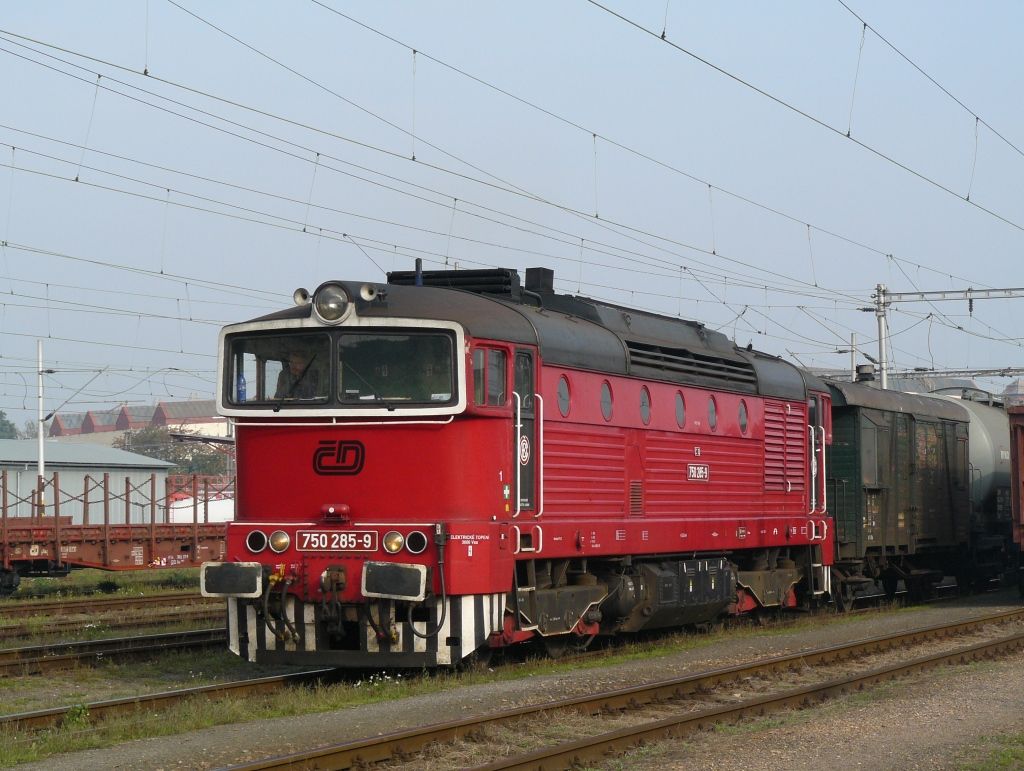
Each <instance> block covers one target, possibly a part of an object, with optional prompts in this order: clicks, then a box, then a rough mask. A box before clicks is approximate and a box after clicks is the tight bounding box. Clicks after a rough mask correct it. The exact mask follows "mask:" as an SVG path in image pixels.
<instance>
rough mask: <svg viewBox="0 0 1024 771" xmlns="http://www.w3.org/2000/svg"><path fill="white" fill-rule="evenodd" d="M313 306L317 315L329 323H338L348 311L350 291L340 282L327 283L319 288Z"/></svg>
mask: <svg viewBox="0 0 1024 771" xmlns="http://www.w3.org/2000/svg"><path fill="white" fill-rule="evenodd" d="M313 308H314V309H315V310H316V315H317V316H319V317H320V318H321V319H323V320H324V321H326V322H327V323H328V324H337V323H338V322H339V321H341V320H342V319H343V318H344V317H345V314H346V313H348V309H349V297H348V293H347V292H346V291H345V289H344V288H343V287H342V286H341V285H339V284H325V285H324V286H322V287H320V289H318V290H317V293H316V297H315V298H313Z"/></svg>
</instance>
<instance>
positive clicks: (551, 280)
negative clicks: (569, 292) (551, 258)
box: [526, 268, 555, 292]
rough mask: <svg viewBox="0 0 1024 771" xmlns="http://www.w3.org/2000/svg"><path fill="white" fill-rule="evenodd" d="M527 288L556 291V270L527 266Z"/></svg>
mask: <svg viewBox="0 0 1024 771" xmlns="http://www.w3.org/2000/svg"><path fill="white" fill-rule="evenodd" d="M526 288H527V289H528V290H529V291H531V292H554V291H555V271H553V270H551V268H527V269H526Z"/></svg>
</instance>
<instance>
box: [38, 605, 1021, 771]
mask: <svg viewBox="0 0 1024 771" xmlns="http://www.w3.org/2000/svg"><path fill="white" fill-rule="evenodd" d="M1012 607H1018V598H1017V594H1016V592H1015V591H1012V592H1011V591H1005V592H1001V593H997V594H990V595H984V596H981V597H974V598H969V599H968V600H965V601H963V602H959V603H946V604H942V605H936V606H928V607H922V608H914V609H911V610H906V611H902V612H896V613H866V614H860V615H852V616H846V617H840V618H833V619H832V622H831V623H827V624H822V625H819V626H816V627H815V628H813V629H807V628H802V629H799V630H789V631H787V630H785V629H783V630H766V634H764V635H757V636H752V635H737V636H732V637H730V636H729V635H726V636H725V637H724V638H720V637H716V638H713V639H712V640H709V644H708V645H704V646H700V647H697V648H693V649H690V650H686V651H681V652H679V653H675V654H672V655H670V656H663V657H658V658H652V659H646V660H643V661H632V662H628V663H623V664H618V665H615V666H614V667H603V668H595V669H579V670H575V671H573V672H570V673H563V674H558V675H547V676H543V677H528V678H524V679H523V680H521V681H516V682H501V683H490V684H482V685H474V686H467V687H460V688H453V689H452V690H450V691H447V692H442V693H434V694H430V695H428V696H421V697H413V698H407V699H402V700H397V701H393V702H388V703H380V704H372V705H364V706H360V707H358V708H352V709H347V710H340V711H337V712H330V713H323V714H317V715H304V716H299V717H291V718H278V719H274V720H263V721H258V722H253V723H245V724H234V725H228V726H220V727H216V728H210V729H206V730H203V731H197V732H192V733H187V734H182V735H178V736H172V737H161V738H155V739H145V740H138V741H133V742H128V743H125V744H122V745H119V746H116V747H111V748H109V749H103V750H89V751H86V752H79V753H72V754H68V755H62V756H57V757H52V758H49V759H47V760H45V761H43V762H40V763H33V764H23V765H21V766H18V768H19V769H31V770H32V771H37V770H38V771H64V770H67V771H79V770H80V769H97V770H100V769H102V770H103V771H111V770H113V769H139V768H147V769H165V770H166V769H184V768H187V769H208V768H217V767H221V766H226V765H231V764H233V763H239V762H243V761H246V760H255V759H259V758H263V757H267V756H269V755H275V754H284V753H288V752H295V751H299V750H301V749H305V748H308V747H314V746H321V745H325V744H331V743H336V742H341V741H346V740H351V739H358V738H364V737H367V736H374V735H378V734H382V733H384V732H389V731H396V730H401V729H404V728H409V727H414V726H418V725H422V724H424V723H427V722H435V721H437V720H452V719H456V718H460V717H468V716H470V715H473V714H478V713H483V712H490V711H495V710H501V709H506V708H509V707H514V706H520V705H525V704H530V703H536V702H539V701H544V700H547V699H549V698H555V697H561V696H572V695H578V694H586V693H591V692H593V691H596V690H599V689H604V688H612V687H622V686H627V685H635V684H637V683H639V682H645V681H650V680H657V679H661V678H664V677H666V676H670V675H673V674H685V673H694V672H700V671H703V670H707V669H711V668H717V667H724V666H730V665H733V664H738V663H741V662H744V661H749V660H751V659H755V658H759V657H764V656H771V655H778V654H783V653H792V652H797V651H799V650H806V649H810V648H815V647H819V646H822V645H829V644H838V643H842V642H848V641H850V640H853V639H858V638H863V637H870V636H874V635H880V634H884V633H887V632H893V631H897V630H900V629H909V628H914V627H919V626H927V625H930V624H937V623H940V622H943V621H947V620H952V619H955V618H969V617H972V616H977V615H983V614H985V613H989V612H991V611H994V610H999V609H1010V608H1012ZM1021 663H1024V656H1016V657H1013V658H1012V659H1005V660H1004V661H1003V662H997V663H992V664H983V665H975V666H966V667H956V668H949V669H946V670H943V671H942V672H939V673H933V674H929V675H925V676H922V677H920V678H918V679H915V680H912V681H906V682H905V683H902V684H897V685H891V686H886V687H884V688H883V689H880V690H878V691H877V692H875V691H872V692H871V694H869V695H867V696H865V695H861V696H856V697H850V698H848V699H844V700H841V701H837V702H834V703H830V704H827V705H823V706H820V707H815V708H813V709H810V710H805V711H802V712H796V713H791V714H790V715H789V716H788V717H786V718H785V719H778V720H776V721H775V722H772V721H761V722H760V723H749V724H746V725H741V726H738V727H732V728H728V729H725V730H723V731H720V732H717V733H714V734H708V735H706V736H701V737H699V738H697V739H695V740H692V741H689V742H686V743H679V742H671V743H663V744H660V745H657V747H655V748H645V749H644V750H641V751H639V752H638V753H636V754H635V755H634V756H632V757H629V758H624V759H622V760H620V761H614V762H611V763H609V765H608V767H609V768H623V769H631V768H645V767H650V765H651V764H652V762H656V763H657V764H658V765H659V766H662V767H664V768H683V767H692V766H693V765H694V764H695V763H698V762H699V763H700V765H701V766H702V767H704V768H712V769H732V768H736V769H740V768H742V769H760V768H764V769H768V768H771V769H778V768H787V769H790V768H792V769H800V768H808V769H809V768H811V767H812V766H813V767H815V768H821V767H823V766H824V767H832V766H836V765H839V764H842V766H844V767H852V768H871V769H876V768H894V769H895V768H901V769H903V768H922V769H923V768H929V769H930V768H952V767H956V765H955V763H956V762H959V760H958V758H966V757H969V756H970V757H973V756H974V755H978V754H979V753H982V754H983V753H984V752H985V751H986V749H985V748H986V746H987V745H985V743H984V741H985V738H986V737H988V736H991V735H993V734H1000V733H1008V732H1021V731H1024V709H1022V707H1024V674H1021V670H1020V665H1021ZM424 716H427V717H426V719H424ZM958 753H960V755H958ZM972 753H973V755H972ZM655 759H656V761H655Z"/></svg>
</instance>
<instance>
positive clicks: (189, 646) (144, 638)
mask: <svg viewBox="0 0 1024 771" xmlns="http://www.w3.org/2000/svg"><path fill="white" fill-rule="evenodd" d="M226 642H227V632H226V631H225V629H224V628H223V627H216V628H212V629H199V630H195V631H190V632H166V633H164V634H154V635H139V636H133V637H116V638H107V639H103V640H85V641H80V642H64V643H56V644H53V645H31V646H25V647H22V648H7V649H5V650H0V676H5V675H12V674H20V675H35V674H41V673H44V672H53V671H57V670H61V669H69V668H71V667H75V666H81V665H83V664H91V663H95V662H98V661H101V660H103V659H111V658H117V659H125V658H147V657H151V656H154V655H156V654H158V653H164V652H167V651H182V650H201V649H206V648H212V647H223V646H224V645H226Z"/></svg>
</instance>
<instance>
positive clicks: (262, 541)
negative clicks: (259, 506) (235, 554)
mask: <svg viewBox="0 0 1024 771" xmlns="http://www.w3.org/2000/svg"><path fill="white" fill-rule="evenodd" d="M245 548H247V549H248V550H249V551H251V552H252V553H253V554H258V553H259V552H261V551H263V550H264V549H266V548H267V534H266V533H264V532H263V531H262V530H253V531H252V532H251V533H249V535H247V536H246V537H245Z"/></svg>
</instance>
